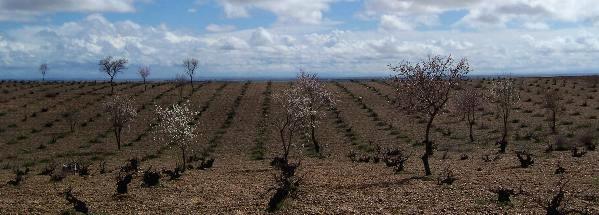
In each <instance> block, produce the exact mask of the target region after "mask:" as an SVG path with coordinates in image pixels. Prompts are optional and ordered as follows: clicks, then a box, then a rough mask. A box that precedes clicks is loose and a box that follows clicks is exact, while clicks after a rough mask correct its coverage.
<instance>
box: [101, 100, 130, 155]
mask: <svg viewBox="0 0 599 215" xmlns="http://www.w3.org/2000/svg"><path fill="white" fill-rule="evenodd" d="M104 109H105V111H106V112H107V113H108V116H109V119H110V122H111V126H112V127H113V129H114V136H115V138H116V143H117V146H118V149H119V150H120V149H121V135H122V132H123V128H125V127H126V126H129V123H130V122H132V121H133V120H134V119H135V117H136V116H137V111H136V109H135V105H134V101H133V99H132V98H130V97H127V96H120V95H115V96H113V97H110V98H109V99H108V100H107V101H106V102H105V103H104Z"/></svg>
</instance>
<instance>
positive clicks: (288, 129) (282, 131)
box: [268, 87, 311, 211]
mask: <svg viewBox="0 0 599 215" xmlns="http://www.w3.org/2000/svg"><path fill="white" fill-rule="evenodd" d="M300 89H301V88H298V87H291V88H288V89H285V90H284V91H282V92H281V93H277V94H275V95H274V100H275V102H276V104H277V105H279V106H280V107H281V108H280V109H278V110H279V111H276V112H274V117H272V118H273V119H274V120H275V122H274V125H275V126H276V128H277V131H278V135H279V141H280V147H281V150H280V152H279V153H280V154H279V155H278V156H277V157H275V158H274V159H273V161H272V162H271V165H272V166H273V167H274V168H275V169H277V170H279V171H280V172H279V173H278V174H276V175H275V181H276V187H274V188H273V189H274V190H275V193H274V195H273V196H272V197H271V198H270V200H269V203H268V210H269V211H274V210H276V209H277V207H278V206H279V205H280V203H281V202H282V201H284V200H285V199H286V198H287V196H288V195H289V194H290V193H291V192H293V191H294V190H296V188H297V186H299V182H300V181H301V178H299V177H297V176H296V174H295V172H296V170H297V168H298V167H299V166H300V164H301V156H302V151H301V149H302V148H303V145H301V144H300V142H299V141H298V137H297V136H296V135H297V134H298V132H300V134H301V132H304V131H305V129H306V128H307V127H306V126H307V124H308V121H307V119H309V116H310V114H311V113H310V110H309V107H308V106H309V104H310V102H309V101H308V100H309V99H307V97H305V96H303V95H302V92H301V90H300ZM292 149H298V150H299V151H298V152H297V153H294V154H297V155H298V156H299V160H298V161H297V162H294V163H292V162H289V155H290V153H291V152H292Z"/></svg>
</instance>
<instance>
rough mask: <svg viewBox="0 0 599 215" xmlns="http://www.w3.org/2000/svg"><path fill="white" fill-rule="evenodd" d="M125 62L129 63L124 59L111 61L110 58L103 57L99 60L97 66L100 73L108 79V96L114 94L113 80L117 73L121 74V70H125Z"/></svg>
mask: <svg viewBox="0 0 599 215" xmlns="http://www.w3.org/2000/svg"><path fill="white" fill-rule="evenodd" d="M127 62H129V61H128V60H127V59H126V58H121V59H113V58H112V56H108V57H105V58H104V59H102V60H100V63H99V64H98V65H99V66H100V71H101V72H103V73H106V75H108V77H109V78H110V94H111V95H113V94H114V78H115V77H116V75H117V74H118V73H121V72H123V70H125V69H127Z"/></svg>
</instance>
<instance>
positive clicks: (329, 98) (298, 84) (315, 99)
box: [293, 70, 336, 153]
mask: <svg viewBox="0 0 599 215" xmlns="http://www.w3.org/2000/svg"><path fill="white" fill-rule="evenodd" d="M293 87H294V88H297V90H298V92H299V93H300V94H299V96H301V97H303V98H304V99H306V102H307V106H306V108H307V111H308V112H307V113H308V116H307V117H308V118H307V122H308V124H307V129H308V134H309V137H310V140H311V142H312V144H313V146H314V151H315V152H316V153H320V144H319V143H318V140H317V138H316V129H317V128H318V126H319V124H320V121H321V119H322V118H324V117H325V116H326V112H325V111H326V109H327V108H333V107H335V105H336V101H335V98H334V95H333V93H331V92H330V91H328V90H327V89H326V88H325V87H324V84H323V83H322V82H321V81H320V80H318V76H317V75H316V74H310V73H306V72H305V71H303V70H301V71H300V73H299V75H298V76H297V80H296V81H295V84H294V85H293Z"/></svg>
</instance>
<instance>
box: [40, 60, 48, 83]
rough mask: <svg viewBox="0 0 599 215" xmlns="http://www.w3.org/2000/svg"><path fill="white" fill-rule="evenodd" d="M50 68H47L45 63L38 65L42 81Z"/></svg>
mask: <svg viewBox="0 0 599 215" xmlns="http://www.w3.org/2000/svg"><path fill="white" fill-rule="evenodd" d="M49 69H50V68H48V64H47V63H43V64H42V65H40V73H42V81H45V80H46V73H47V72H48V70H49Z"/></svg>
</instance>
